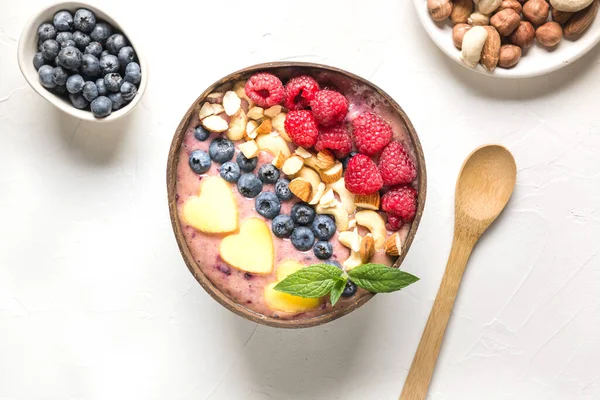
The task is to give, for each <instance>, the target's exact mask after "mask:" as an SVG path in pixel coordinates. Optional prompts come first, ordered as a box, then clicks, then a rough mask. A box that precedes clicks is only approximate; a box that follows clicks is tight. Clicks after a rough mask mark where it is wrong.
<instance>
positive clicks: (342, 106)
mask: <svg viewBox="0 0 600 400" xmlns="http://www.w3.org/2000/svg"><path fill="white" fill-rule="evenodd" d="M310 107H311V109H312V112H313V114H315V119H316V120H317V122H318V123H320V124H321V125H323V126H332V125H335V124H337V123H340V122H342V121H343V120H344V118H346V114H348V100H346V98H345V97H344V95H342V94H340V93H338V92H334V91H333V90H319V91H318V92H317V93H316V94H315V98H314V99H313V100H312V101H311V102H310Z"/></svg>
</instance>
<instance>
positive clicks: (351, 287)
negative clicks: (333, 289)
mask: <svg viewBox="0 0 600 400" xmlns="http://www.w3.org/2000/svg"><path fill="white" fill-rule="evenodd" d="M354 293H356V285H355V284H354V282H352V281H350V280H349V281H348V282H346V287H345V288H344V291H343V292H342V297H352V296H354Z"/></svg>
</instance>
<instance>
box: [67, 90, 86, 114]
mask: <svg viewBox="0 0 600 400" xmlns="http://www.w3.org/2000/svg"><path fill="white" fill-rule="evenodd" d="M69 99H70V100H71V104H73V107H75V108H78V109H80V110H83V109H84V108H86V107H87V106H88V104H90V103H89V102H88V101H87V100H86V99H85V97H83V94H81V93H69Z"/></svg>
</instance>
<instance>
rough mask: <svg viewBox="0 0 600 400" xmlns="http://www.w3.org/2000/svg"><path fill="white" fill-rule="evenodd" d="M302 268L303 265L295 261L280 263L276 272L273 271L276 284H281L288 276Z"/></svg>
mask: <svg viewBox="0 0 600 400" xmlns="http://www.w3.org/2000/svg"><path fill="white" fill-rule="evenodd" d="M302 268H304V264H301V263H299V262H298V261H296V260H286V261H284V262H282V263H281V264H279V265H278V266H277V271H275V276H276V277H277V282H281V281H282V280H284V279H285V278H287V277H288V275H291V274H293V273H294V272H296V271H298V270H301V269H302Z"/></svg>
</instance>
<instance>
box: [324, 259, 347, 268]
mask: <svg viewBox="0 0 600 400" xmlns="http://www.w3.org/2000/svg"><path fill="white" fill-rule="evenodd" d="M325 264H329V265H333V266H334V267H336V268H339V269H343V268H342V266H341V265H340V263H339V262H337V261H333V260H327V261H325Z"/></svg>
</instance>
